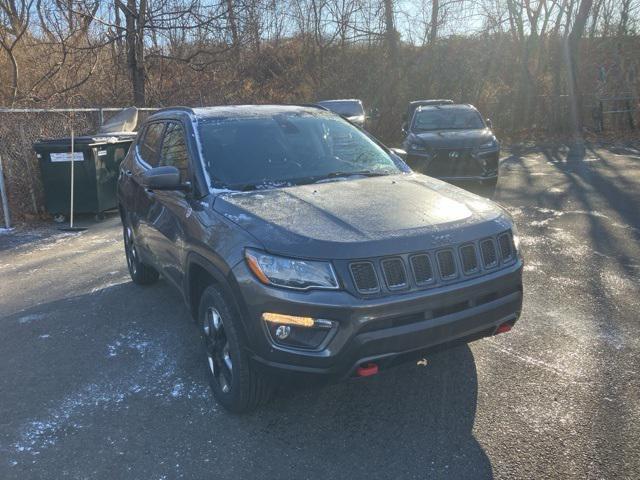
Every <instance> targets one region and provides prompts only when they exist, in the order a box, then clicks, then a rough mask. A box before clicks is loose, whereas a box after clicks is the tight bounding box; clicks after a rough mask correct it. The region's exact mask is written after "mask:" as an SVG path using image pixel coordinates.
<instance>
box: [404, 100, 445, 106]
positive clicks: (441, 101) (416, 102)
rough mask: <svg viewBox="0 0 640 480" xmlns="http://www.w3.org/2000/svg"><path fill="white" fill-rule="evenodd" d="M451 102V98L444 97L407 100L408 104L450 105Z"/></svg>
mask: <svg viewBox="0 0 640 480" xmlns="http://www.w3.org/2000/svg"><path fill="white" fill-rule="evenodd" d="M451 104H453V100H449V99H446V98H440V99H431V100H414V101H412V102H409V106H410V107H413V106H421V105H451Z"/></svg>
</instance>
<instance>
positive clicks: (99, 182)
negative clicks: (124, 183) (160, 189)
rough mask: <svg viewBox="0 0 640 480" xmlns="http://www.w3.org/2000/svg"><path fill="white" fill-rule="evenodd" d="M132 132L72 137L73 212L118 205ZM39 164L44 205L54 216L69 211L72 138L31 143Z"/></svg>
mask: <svg viewBox="0 0 640 480" xmlns="http://www.w3.org/2000/svg"><path fill="white" fill-rule="evenodd" d="M135 135H136V134H135V133H126V134H117V135H112V136H104V137H98V136H83V137H76V138H75V139H74V158H75V164H74V180H75V182H74V183H75V184H74V201H73V210H74V212H75V213H94V214H98V215H100V214H101V213H102V212H104V211H105V210H111V209H114V208H116V207H117V206H118V201H117V198H116V188H117V181H118V174H119V169H120V163H121V162H122V160H124V157H125V156H126V155H127V152H128V151H129V147H130V146H131V143H132V142H133V140H134V139H135ZM33 149H34V150H35V152H36V156H37V157H38V163H39V164H40V174H41V176H42V186H43V188H44V197H45V208H46V210H47V212H48V213H50V214H51V215H53V216H54V217H56V216H57V217H59V218H60V217H61V216H66V215H68V214H69V212H70V206H71V205H70V191H71V138H56V139H47V140H40V141H38V142H36V143H34V144H33Z"/></svg>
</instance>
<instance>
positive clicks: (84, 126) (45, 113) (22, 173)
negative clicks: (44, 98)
mask: <svg viewBox="0 0 640 480" xmlns="http://www.w3.org/2000/svg"><path fill="white" fill-rule="evenodd" d="M154 110H156V109H139V113H138V125H139V124H140V122H142V121H144V119H145V118H146V117H147V116H148V115H149V114H150V113H151V112H152V111H154ZM117 111H120V109H119V108H105V109H98V108H92V109H0V157H1V158H2V164H3V167H4V169H3V170H4V178H5V187H6V193H7V197H8V203H9V210H10V212H11V218H12V220H17V221H24V220H34V219H37V218H40V217H42V216H43V215H44V213H45V212H44V196H43V189H42V182H41V178H40V168H39V165H38V159H37V158H36V155H35V152H34V151H33V143H34V142H35V141H37V140H39V139H43V138H62V137H69V136H71V129H72V128H73V131H74V135H75V136H81V135H94V134H95V133H96V132H97V131H98V128H99V127H100V125H101V124H102V123H104V121H105V120H108V119H109V117H111V116H112V115H113V114H114V113H115V112H117ZM3 222H4V213H3V212H2V209H0V223H3Z"/></svg>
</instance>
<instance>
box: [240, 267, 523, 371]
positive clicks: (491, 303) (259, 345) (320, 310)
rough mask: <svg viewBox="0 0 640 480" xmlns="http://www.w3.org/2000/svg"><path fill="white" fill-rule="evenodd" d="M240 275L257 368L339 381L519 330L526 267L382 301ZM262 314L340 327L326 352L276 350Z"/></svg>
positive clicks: (247, 329) (245, 272) (245, 273)
mask: <svg viewBox="0 0 640 480" xmlns="http://www.w3.org/2000/svg"><path fill="white" fill-rule="evenodd" d="M234 274H235V276H236V279H237V281H238V285H239V287H240V293H241V296H242V298H243V302H244V309H245V312H244V315H243V321H244V327H245V332H246V333H247V340H248V344H249V347H248V348H249V350H250V355H251V358H252V360H253V362H254V364H255V366H256V367H258V368H259V369H261V370H263V371H265V372H267V373H269V374H275V375H280V376H282V375H283V374H284V377H286V378H287V379H292V378H295V377H297V376H300V375H302V376H304V377H305V379H308V377H309V376H312V377H318V378H319V379H323V380H340V379H342V378H345V377H348V376H351V375H353V374H354V371H355V370H356V368H357V367H358V366H359V365H360V364H362V363H365V362H369V361H376V362H377V363H380V364H381V365H384V364H387V363H391V362H394V361H395V360H398V359H401V358H404V357H407V356H410V355H409V354H412V353H421V352H424V351H426V350H429V349H432V348H435V347H440V346H443V345H448V344H451V343H455V342H460V341H463V342H466V341H471V340H474V339H477V338H481V337H484V336H489V335H492V334H494V333H495V330H496V328H497V327H498V326H499V325H501V324H503V323H506V322H508V323H511V324H513V323H515V321H516V320H517V319H518V317H519V315H520V310H521V308H522V261H521V260H518V261H517V262H516V263H515V264H513V265H511V266H510V267H507V268H505V269H503V270H500V271H497V272H494V273H491V274H487V275H484V276H481V277H477V278H474V279H470V280H468V281H465V282H461V283H457V284H454V285H448V286H442V287H437V288H433V289H427V290H421V291H417V292H412V293H406V294H398V295H388V296H386V297H380V298H375V299H365V298H358V297H355V296H353V295H351V294H350V293H347V292H345V291H309V292H295V291H288V290H283V289H278V288H273V287H268V286H265V285H263V284H261V283H259V282H258V281H257V280H255V279H254V277H253V275H252V274H251V273H250V272H249V271H248V269H247V268H246V266H245V265H244V263H241V264H238V265H237V266H236V267H235V269H234ZM263 312H276V313H282V314H288V315H300V316H310V317H314V318H323V319H329V320H333V321H336V322H338V324H339V327H338V328H337V330H336V331H335V334H334V335H332V336H331V337H330V339H329V340H328V342H327V343H326V344H324V345H321V349H319V350H302V349H294V348H289V347H282V346H279V345H276V344H274V342H273V341H272V340H271V338H270V336H269V335H268V333H267V331H266V328H265V327H264V325H263V322H262V320H261V314H262V313H263Z"/></svg>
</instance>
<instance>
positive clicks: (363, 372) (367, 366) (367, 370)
mask: <svg viewBox="0 0 640 480" xmlns="http://www.w3.org/2000/svg"><path fill="white" fill-rule="evenodd" d="M376 373H378V365H377V364H375V363H363V364H362V365H360V366H359V367H358V369H357V370H356V374H357V375H358V376H359V377H370V376H371V375H375V374H376Z"/></svg>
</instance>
